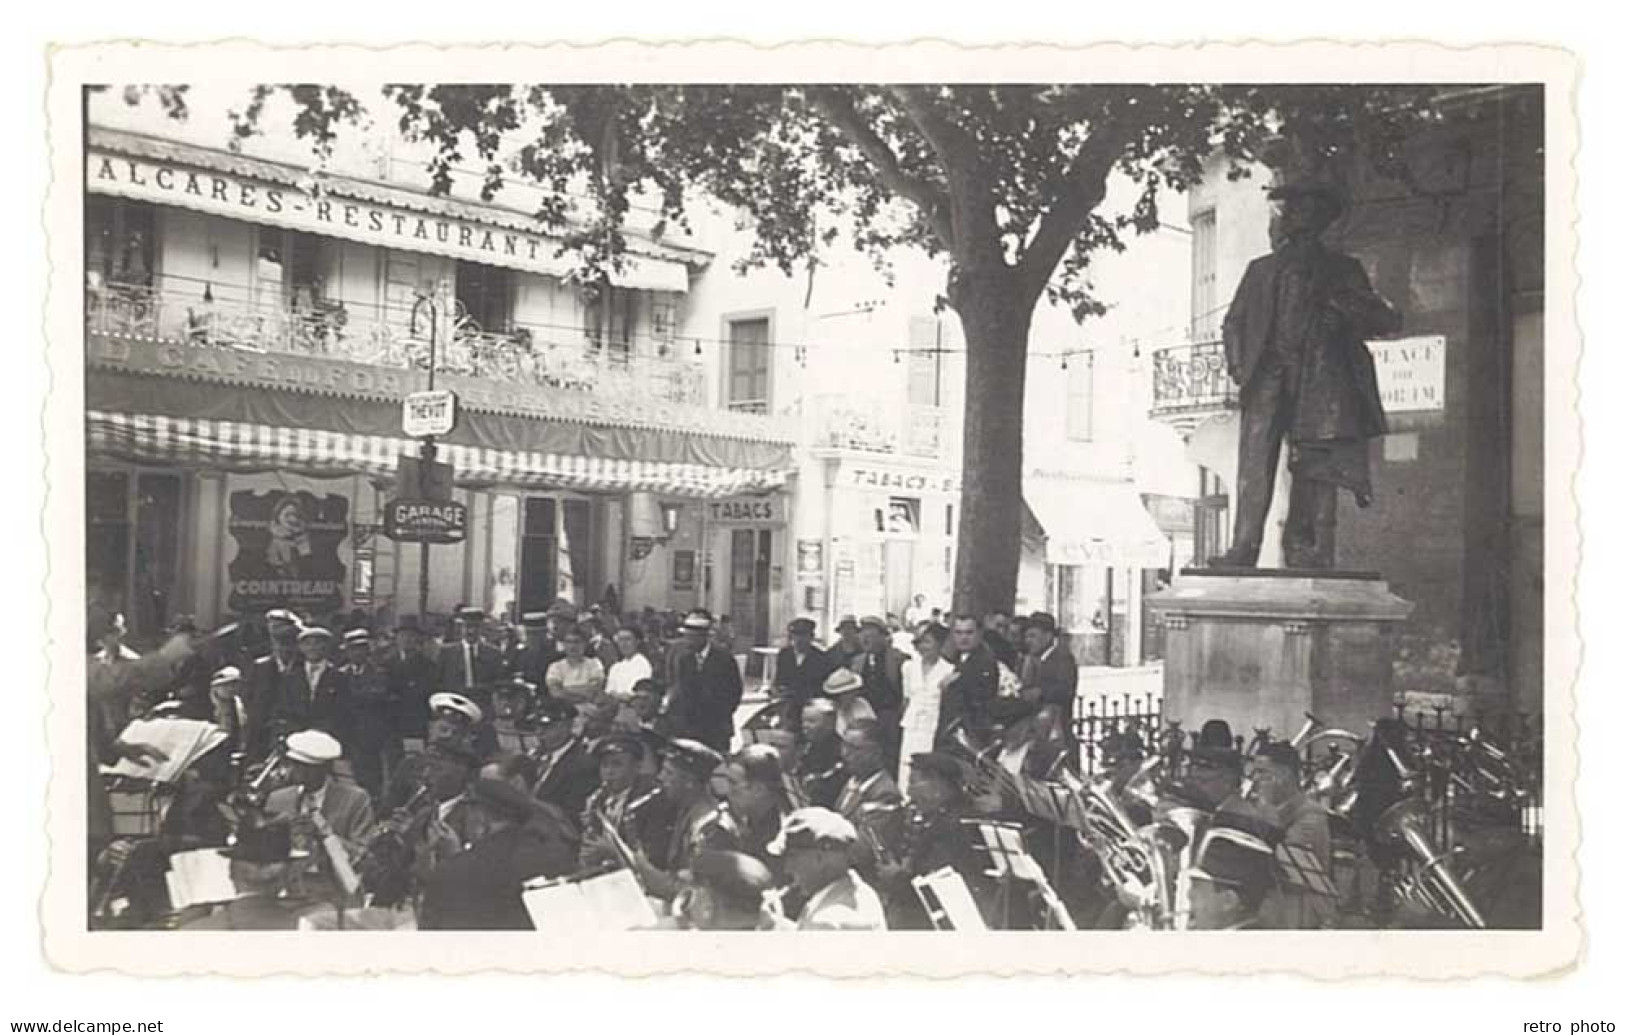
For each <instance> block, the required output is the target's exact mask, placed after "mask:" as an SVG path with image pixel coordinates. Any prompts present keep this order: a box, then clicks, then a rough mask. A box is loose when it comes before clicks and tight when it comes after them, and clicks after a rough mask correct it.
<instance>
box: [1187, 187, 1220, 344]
mask: <svg viewBox="0 0 1625 1035" xmlns="http://www.w3.org/2000/svg"><path fill="white" fill-rule="evenodd" d="M1219 306H1220V302H1219V217H1218V212H1217V211H1216V210H1214V209H1211V208H1210V209H1206V210H1204V211H1201V212H1197V213H1195V214H1194V215H1192V216H1191V340H1192V341H1212V340H1214V339H1215V338H1217V337H1218V336H1219V321H1220V320H1221V319H1222V317H1223V315H1224V314H1223V313H1221V312H1219Z"/></svg>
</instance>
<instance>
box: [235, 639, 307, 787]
mask: <svg viewBox="0 0 1625 1035" xmlns="http://www.w3.org/2000/svg"><path fill="white" fill-rule="evenodd" d="M275 613H276V612H274V611H273V612H270V614H275ZM283 613H284V614H288V615H290V617H291V612H283ZM267 625H268V627H269V630H270V637H271V651H270V653H269V654H266V655H265V656H264V657H260V658H256V659H254V663H253V664H252V665H250V666H249V673H248V686H247V687H246V688H245V695H244V700H243V704H244V713H245V714H244V718H243V747H242V750H243V751H244V752H245V754H246V755H247V757H248V759H249V761H251V762H257V761H259V760H260V759H262V758H265V757H266V756H267V755H269V754H270V753H271V750H272V748H274V747H275V742H276V738H277V737H279V736H281V735H283V734H285V733H287V732H289V731H288V730H287V729H285V728H284V729H276V728H273V723H274V721H275V720H276V718H277V713H278V710H279V709H280V706H281V702H282V701H284V700H286V699H290V698H296V697H297V695H298V694H301V693H303V692H304V691H303V689H302V685H303V681H304V665H303V663H302V658H301V657H300V654H299V627H298V626H296V625H295V624H294V623H293V622H291V621H288V622H273V621H270V620H269V615H268V616H267ZM295 728H298V727H295Z"/></svg>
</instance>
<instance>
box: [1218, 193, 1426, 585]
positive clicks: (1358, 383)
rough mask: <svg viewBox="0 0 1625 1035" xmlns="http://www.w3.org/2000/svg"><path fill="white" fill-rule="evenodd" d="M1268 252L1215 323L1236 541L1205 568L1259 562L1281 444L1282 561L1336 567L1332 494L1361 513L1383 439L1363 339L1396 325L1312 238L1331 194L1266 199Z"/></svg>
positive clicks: (1344, 258)
mask: <svg viewBox="0 0 1625 1035" xmlns="http://www.w3.org/2000/svg"><path fill="white" fill-rule="evenodd" d="M1270 198H1271V200H1272V201H1273V202H1275V203H1277V205H1278V207H1277V209H1276V213H1275V218H1276V222H1275V227H1274V230H1275V241H1276V247H1275V250H1274V251H1272V252H1271V253H1270V254H1268V255H1264V256H1261V257H1259V258H1257V259H1254V260H1253V261H1252V263H1251V264H1249V265H1248V267H1247V272H1246V273H1245V274H1244V275H1243V276H1242V278H1241V284H1240V285H1239V286H1238V287H1237V288H1236V297H1235V299H1234V300H1233V301H1232V302H1231V303H1230V310H1229V312H1228V313H1227V314H1226V315H1225V319H1224V356H1225V363H1226V366H1227V367H1228V369H1229V372H1230V377H1231V379H1232V380H1234V381H1235V383H1236V385H1237V387H1238V388H1239V389H1240V395H1241V443H1240V449H1239V456H1238V457H1237V464H1236V482H1237V485H1236V524H1235V535H1234V537H1233V538H1232V540H1231V543H1232V545H1231V548H1230V550H1229V551H1228V552H1226V553H1225V554H1223V555H1221V556H1220V557H1217V558H1215V559H1214V561H1213V565H1214V566H1215V567H1242V568H1251V567H1254V566H1256V565H1257V563H1258V551H1259V547H1260V545H1261V544H1262V543H1263V539H1264V522H1265V520H1266V519H1267V518H1268V517H1269V506H1270V497H1271V495H1272V493H1273V491H1274V486H1275V472H1276V464H1277V462H1278V458H1279V456H1280V452H1281V442H1282V440H1283V439H1285V441H1286V442H1287V444H1288V446H1289V447H1290V451H1289V459H1288V461H1287V462H1288V470H1290V471H1291V472H1292V493H1291V499H1290V501H1289V503H1288V505H1287V518H1286V527H1285V530H1284V533H1283V535H1282V544H1281V545H1282V553H1283V554H1284V561H1285V564H1286V566H1287V567H1288V568H1313V569H1328V568H1332V567H1334V566H1335V564H1336V552H1335V551H1336V533H1337V490H1338V489H1339V488H1340V487H1341V488H1344V489H1347V490H1349V492H1351V493H1353V495H1354V499H1355V502H1357V503H1358V504H1359V505H1360V506H1362V507H1365V506H1368V505H1369V504H1370V503H1371V470H1370V457H1369V453H1370V450H1369V443H1370V440H1371V439H1373V438H1375V437H1377V436H1379V435H1384V434H1387V432H1388V422H1387V418H1386V416H1385V415H1384V414H1383V411H1382V400H1381V398H1380V397H1379V396H1378V393H1377V375H1376V367H1375V365H1374V364H1373V363H1372V360H1371V353H1370V352H1369V351H1368V350H1367V348H1366V345H1365V343H1366V340H1367V339H1368V338H1375V337H1382V336H1385V335H1390V334H1393V333H1395V332H1397V331H1398V330H1399V326H1400V315H1399V313H1398V312H1397V311H1396V310H1395V309H1394V308H1393V307H1392V306H1390V305H1389V304H1388V303H1387V302H1386V301H1384V300H1383V298H1382V297H1381V296H1380V295H1378V294H1377V293H1376V292H1375V291H1374V290H1373V289H1372V287H1371V282H1370V280H1369V279H1368V278H1367V277H1366V272H1365V268H1364V267H1363V266H1361V265H1360V260H1358V259H1356V258H1354V257H1353V256H1351V255H1344V254H1341V253H1339V252H1334V251H1332V250H1330V249H1329V248H1327V247H1326V246H1325V245H1324V244H1322V243H1321V240H1320V237H1321V235H1322V234H1323V233H1325V231H1326V229H1327V227H1329V226H1331V225H1332V223H1333V222H1335V221H1336V220H1337V218H1338V216H1340V215H1341V214H1342V211H1343V198H1342V194H1341V193H1340V192H1339V191H1338V190H1337V189H1336V188H1335V187H1333V186H1330V185H1329V184H1325V183H1320V182H1316V181H1313V180H1307V179H1304V180H1296V181H1291V180H1289V181H1287V182H1284V183H1281V184H1279V185H1277V186H1275V187H1273V188H1271V189H1270Z"/></svg>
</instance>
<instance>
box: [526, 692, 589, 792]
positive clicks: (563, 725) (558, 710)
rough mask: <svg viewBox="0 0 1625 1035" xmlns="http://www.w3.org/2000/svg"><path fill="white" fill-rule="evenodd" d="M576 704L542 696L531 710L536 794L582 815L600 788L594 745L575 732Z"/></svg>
mask: <svg viewBox="0 0 1625 1035" xmlns="http://www.w3.org/2000/svg"><path fill="white" fill-rule="evenodd" d="M576 714H577V713H576V708H575V706H574V705H571V704H568V703H566V702H564V701H555V700H551V699H549V698H543V699H542V700H541V701H539V702H538V703H537V705H536V708H535V710H534V711H533V712H532V713H531V716H532V718H531V721H532V722H533V723H534V724H535V727H536V737H537V744H536V748H535V750H534V752H533V755H534V757H535V759H536V763H537V777H536V789H535V792H534V793H535V795H536V797H538V798H540V799H541V800H542V801H545V802H548V803H550V804H553V805H557V806H558V807H559V808H561V809H563V810H564V811H565V813H566V814H568V815H570V816H579V815H581V811H582V810H583V809H585V808H586V807H587V799H588V798H590V797H592V792H593V791H594V790H596V789H597V788H598V762H597V761H596V760H595V759H594V758H593V757H592V751H591V747H592V745H590V744H588V743H587V739H586V738H585V737H583V736H581V735H580V734H578V733H577V732H576V728H575V727H576Z"/></svg>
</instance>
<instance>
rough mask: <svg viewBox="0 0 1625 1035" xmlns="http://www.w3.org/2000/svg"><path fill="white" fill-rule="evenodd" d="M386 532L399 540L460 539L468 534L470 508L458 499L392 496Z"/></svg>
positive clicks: (386, 506)
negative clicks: (401, 497)
mask: <svg viewBox="0 0 1625 1035" xmlns="http://www.w3.org/2000/svg"><path fill="white" fill-rule="evenodd" d="M384 535H386V536H388V537H389V538H391V539H393V540H395V541H396V542H397V543H460V542H462V541H463V540H464V539H466V538H467V537H468V508H467V507H465V506H464V505H463V504H461V503H458V502H456V501H452V502H449V503H436V502H433V501H431V500H407V499H398V500H390V501H389V503H388V504H387V505H385V507H384Z"/></svg>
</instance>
